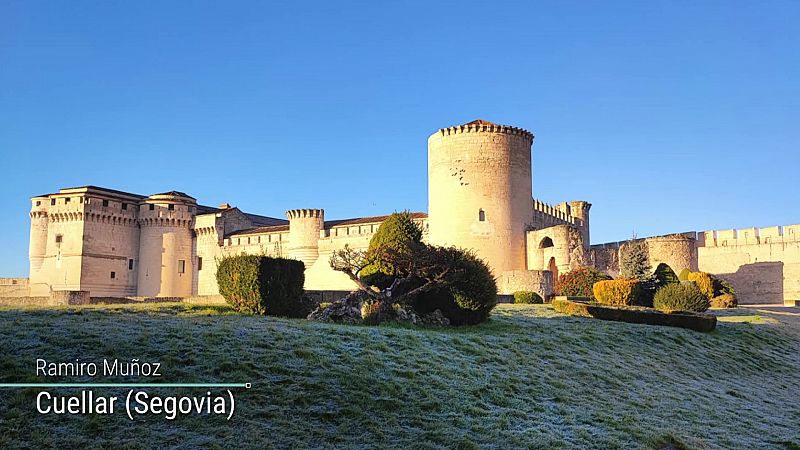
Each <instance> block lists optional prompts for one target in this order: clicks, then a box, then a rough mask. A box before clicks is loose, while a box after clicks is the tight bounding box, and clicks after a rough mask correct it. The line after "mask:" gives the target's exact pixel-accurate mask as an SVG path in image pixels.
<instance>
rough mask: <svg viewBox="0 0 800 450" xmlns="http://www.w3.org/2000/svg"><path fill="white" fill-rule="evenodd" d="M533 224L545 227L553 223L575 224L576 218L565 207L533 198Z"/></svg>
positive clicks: (537, 226)
mask: <svg viewBox="0 0 800 450" xmlns="http://www.w3.org/2000/svg"><path fill="white" fill-rule="evenodd" d="M533 215H534V218H533V219H534V226H536V228H545V227H550V226H554V225H575V224H576V218H575V216H573V215H572V214H570V213H569V212H567V211H566V210H565V209H562V208H559V207H556V206H553V205H550V204H548V203H545V202H543V201H541V200H537V199H535V198H534V199H533Z"/></svg>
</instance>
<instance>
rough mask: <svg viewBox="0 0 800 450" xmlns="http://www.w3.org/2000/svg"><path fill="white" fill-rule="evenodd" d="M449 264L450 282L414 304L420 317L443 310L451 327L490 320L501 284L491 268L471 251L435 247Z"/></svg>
mask: <svg viewBox="0 0 800 450" xmlns="http://www.w3.org/2000/svg"><path fill="white" fill-rule="evenodd" d="M432 249H433V250H434V251H436V252H439V259H440V260H441V261H442V262H443V263H446V264H447V266H448V267H447V271H448V273H450V274H451V275H450V277H449V278H450V279H451V280H450V282H449V283H448V284H447V285H446V286H444V287H442V288H439V289H433V290H431V291H429V292H425V293H422V294H420V295H417V296H416V297H415V298H414V300H413V303H412V306H413V308H414V310H415V311H416V312H417V314H420V315H423V314H428V313H431V312H433V311H435V310H437V309H438V310H440V311H441V312H442V315H444V316H445V317H447V318H448V319H449V320H450V324H451V325H472V324H477V323H481V322H483V321H485V320H486V319H488V318H489V315H490V313H491V311H492V309H493V308H494V307H495V306H496V305H497V282H496V281H495V279H494V276H493V275H492V272H491V270H490V269H489V266H488V265H486V263H485V262H484V261H483V260H482V259H480V258H478V257H477V256H475V254H474V253H472V252H471V251H468V250H462V249H458V248H455V247H438V248H437V247H434V248H432Z"/></svg>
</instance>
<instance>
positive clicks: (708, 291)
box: [687, 272, 714, 300]
mask: <svg viewBox="0 0 800 450" xmlns="http://www.w3.org/2000/svg"><path fill="white" fill-rule="evenodd" d="M687 280H688V281H693V282H694V283H695V284H696V285H697V287H698V288H700V292H702V293H703V295H705V296H706V298H707V299H709V300H711V299H712V298H714V277H712V276H711V274H708V273H705V272H692V273H690V274H689V276H688V277H687Z"/></svg>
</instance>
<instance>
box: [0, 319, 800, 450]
mask: <svg viewBox="0 0 800 450" xmlns="http://www.w3.org/2000/svg"><path fill="white" fill-rule="evenodd" d="M795 311H797V310H795ZM717 314H719V315H720V320H721V321H720V323H719V325H718V327H717V330H715V331H714V332H711V333H699V332H695V331H689V330H684V329H675V328H666V327H653V326H647V325H633V324H626V323H619V322H604V321H599V320H593V319H583V318H573V317H567V316H563V315H560V314H558V313H555V312H554V311H553V310H552V309H551V308H550V307H549V306H544V305H501V306H499V307H498V308H497V309H496V310H495V312H494V314H493V316H492V319H491V320H490V321H489V322H488V323H486V324H483V325H480V326H476V327H467V328H457V329H416V328H407V327H401V326H380V327H366V326H346V325H328V324H320V323H313V322H308V321H305V320H292V319H275V318H264V317H245V316H239V315H236V314H233V313H232V312H231V311H230V310H229V309H228V308H226V307H218V306H201V305H186V304H149V305H121V306H101V307H98V306H87V307H74V308H63V309H28V310H13V309H3V310H0V381H3V382H24V381H28V382H36V381H38V382H42V381H55V380H52V379H42V378H41V377H40V378H36V377H35V376H34V373H35V360H36V358H44V359H47V360H48V361H51V360H52V361H73V360H74V359H75V358H81V359H82V360H94V361H100V360H101V359H102V358H121V359H125V360H130V359H131V358H138V359H139V360H142V361H160V362H161V363H162V364H163V366H162V367H163V368H162V373H163V374H164V376H163V377H162V378H161V379H160V380H158V381H163V382H252V383H253V388H252V389H250V390H244V389H241V390H237V391H236V394H237V395H236V400H237V405H236V414H235V415H234V417H233V419H231V421H226V420H225V418H223V417H220V416H197V415H189V416H183V417H179V418H177V419H175V420H173V421H168V420H165V419H164V418H163V417H154V416H148V417H146V418H145V419H143V420H142V421H140V422H138V423H135V422H130V420H129V419H128V418H127V416H126V415H125V414H124V412H123V413H119V414H114V415H110V416H89V415H83V416H82V415H76V416H54V415H39V414H38V413H37V412H36V409H35V396H36V394H37V393H38V392H39V391H40V389H3V390H0V448H9V447H13V448H17V447H20V448H36V449H39V448H71V447H80V448H131V449H134V448H152V447H157V448H186V447H188V448H195V447H202V448H273V447H274V448H365V447H366V448H375V447H393V448H465V449H468V448H603V449H606V448H624V449H628V448H665V447H670V446H671V447H670V448H676V449H680V448H775V449H798V448H800V430H799V428H800V387H799V385H800V346H798V343H800V318H798V317H797V315H792V314H780V313H773V312H767V311H754V310H749V309H735V310H728V311H720V312H717ZM83 380H84V381H89V379H88V378H84V379H83ZM69 381H73V382H74V381H81V380H75V379H70V380H69ZM91 381H97V380H91ZM107 381H120V380H107ZM139 381H141V380H139ZM75 391H76V390H68V389H67V390H63V391H62V393H63V394H72V393H74V392H75ZM98 391H99V390H98ZM124 392H125V390H122V389H120V390H117V391H115V389H107V390H102V392H101V393H102V394H110V393H115V395H123V397H124ZM150 392H151V393H158V392H159V391H158V390H151V391H150ZM160 392H161V393H162V394H163V395H174V394H175V393H180V392H184V393H187V394H188V393H189V392H192V391H189V390H185V391H181V390H176V389H162V390H161V391H160ZM194 393H197V392H196V391H195V392H194Z"/></svg>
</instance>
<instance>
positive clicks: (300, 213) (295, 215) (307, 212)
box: [286, 208, 325, 220]
mask: <svg viewBox="0 0 800 450" xmlns="http://www.w3.org/2000/svg"><path fill="white" fill-rule="evenodd" d="M286 217H288V218H289V220H293V219H317V218H320V217H325V210H324V209H313V208H312V209H290V210H288V211H286Z"/></svg>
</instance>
